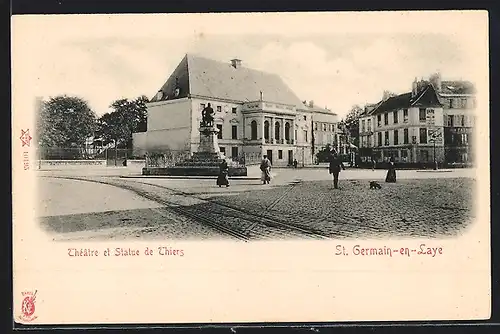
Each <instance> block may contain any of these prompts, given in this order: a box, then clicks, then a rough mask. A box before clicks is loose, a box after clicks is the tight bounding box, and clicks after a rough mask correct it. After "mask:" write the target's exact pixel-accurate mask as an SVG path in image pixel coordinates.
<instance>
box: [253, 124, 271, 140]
mask: <svg viewBox="0 0 500 334" xmlns="http://www.w3.org/2000/svg"><path fill="white" fill-rule="evenodd" d="M256 129H257V128H256ZM255 131H257V130H255ZM264 139H269V121H264Z"/></svg>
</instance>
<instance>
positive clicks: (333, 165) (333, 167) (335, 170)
mask: <svg viewBox="0 0 500 334" xmlns="http://www.w3.org/2000/svg"><path fill="white" fill-rule="evenodd" d="M340 169H343V170H345V167H344V164H343V163H342V160H341V159H340V158H339V156H338V154H337V152H336V151H332V152H331V153H330V166H329V171H330V174H333V188H335V189H338V188H339V173H340Z"/></svg>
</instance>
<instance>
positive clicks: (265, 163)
mask: <svg viewBox="0 0 500 334" xmlns="http://www.w3.org/2000/svg"><path fill="white" fill-rule="evenodd" d="M260 170H261V171H262V176H261V181H262V184H266V183H267V184H269V182H270V181H271V161H269V159H268V158H267V155H265V156H264V159H262V161H261V163H260Z"/></svg>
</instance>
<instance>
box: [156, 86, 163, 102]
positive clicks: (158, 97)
mask: <svg viewBox="0 0 500 334" xmlns="http://www.w3.org/2000/svg"><path fill="white" fill-rule="evenodd" d="M162 98H163V92H162V90H161V89H160V90H159V91H158V93H156V99H157V100H158V101H161V99H162Z"/></svg>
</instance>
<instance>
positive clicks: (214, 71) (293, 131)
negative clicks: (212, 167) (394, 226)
mask: <svg viewBox="0 0 500 334" xmlns="http://www.w3.org/2000/svg"><path fill="white" fill-rule="evenodd" d="M209 103H210V106H211V107H212V108H213V109H214V111H215V120H214V123H215V126H216V127H217V128H218V129H219V134H218V141H219V146H220V149H221V152H223V153H224V154H225V155H226V156H227V157H231V158H233V159H234V160H241V159H242V158H243V157H245V161H246V162H249V159H254V160H256V161H257V160H258V161H260V159H261V158H262V155H268V156H269V158H270V159H271V161H272V164H273V165H274V166H286V165H289V164H291V163H292V162H293V160H294V159H296V160H297V161H298V162H299V164H310V163H312V159H313V158H312V155H313V152H312V148H313V144H312V136H313V133H312V132H313V127H312V126H313V119H315V118H316V115H317V114H320V112H319V111H317V110H316V109H315V108H310V107H309V106H307V105H305V104H304V103H302V101H301V100H300V99H299V98H298V97H297V96H296V95H295V93H294V92H293V91H291V90H290V89H289V88H288V87H287V85H286V84H285V83H284V82H283V81H282V80H281V78H280V77H279V76H277V75H274V74H269V73H265V72H261V71H257V70H253V69H249V68H246V67H243V66H242V65H241V60H238V59H233V60H232V61H231V62H230V63H224V62H218V61H215V60H211V59H206V58H203V57H198V56H193V55H186V56H185V57H184V58H183V60H182V61H181V62H180V64H179V65H178V66H177V68H176V69H175V70H174V72H173V73H172V75H171V76H170V77H169V79H168V80H167V82H166V83H165V84H164V85H163V86H162V87H161V88H160V90H159V91H158V92H157V94H156V95H155V97H154V98H153V99H151V102H150V103H149V104H148V127H147V129H148V131H147V132H144V133H135V134H133V145H134V151H135V152H136V154H144V153H145V152H152V151H156V152H164V151H172V150H173V151H189V152H190V153H192V152H196V151H197V150H198V144H199V140H200V132H199V124H200V121H201V111H202V110H203V109H204V108H205V107H206V106H208V104H209ZM330 117H331V118H332V119H335V117H336V115H335V114H334V113H331V115H330ZM321 119H322V118H321ZM329 122H330V121H329ZM332 123H333V122H332Z"/></svg>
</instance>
